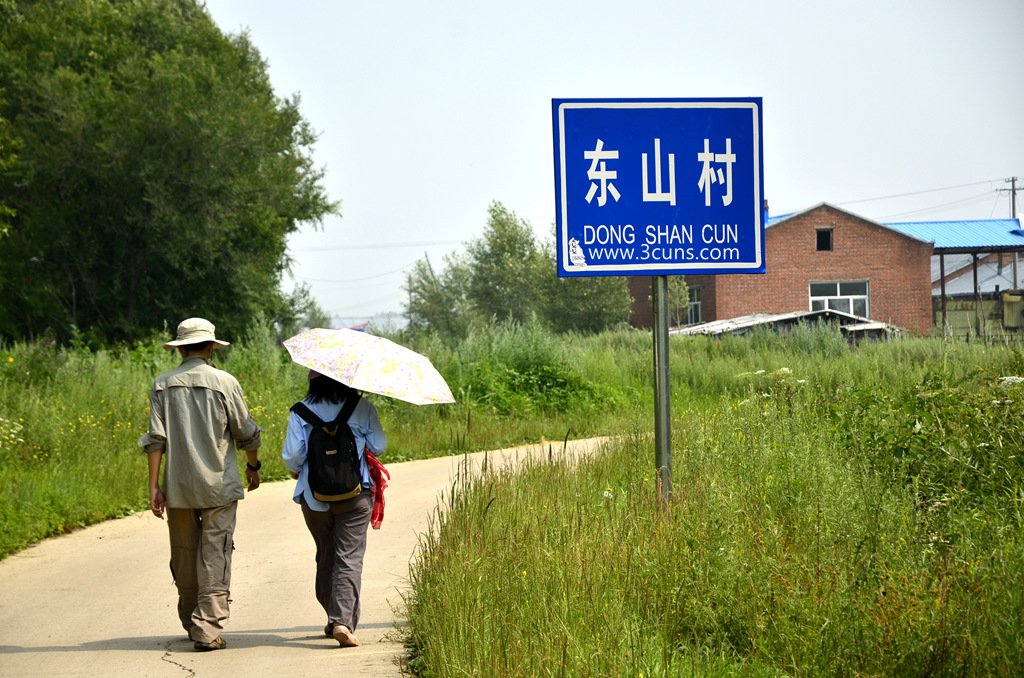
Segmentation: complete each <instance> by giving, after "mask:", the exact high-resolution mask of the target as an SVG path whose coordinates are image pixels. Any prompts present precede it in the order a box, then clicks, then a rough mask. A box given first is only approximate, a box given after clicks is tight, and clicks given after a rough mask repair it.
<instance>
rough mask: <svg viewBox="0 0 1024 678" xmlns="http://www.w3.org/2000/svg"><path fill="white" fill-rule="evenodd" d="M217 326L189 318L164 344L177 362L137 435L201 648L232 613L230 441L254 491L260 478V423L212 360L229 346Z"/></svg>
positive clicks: (235, 486) (181, 599) (208, 646)
mask: <svg viewBox="0 0 1024 678" xmlns="http://www.w3.org/2000/svg"><path fill="white" fill-rule="evenodd" d="M214 330H215V328H214V326H213V324H212V323H211V322H209V321H207V320H204V319H202V318H189V319H188V320H183V321H182V322H181V324H180V325H178V334H177V337H176V338H175V340H174V341H169V342H167V343H166V344H164V348H165V349H167V350H168V351H172V350H174V349H177V350H178V352H179V353H181V357H182V361H181V365H180V366H179V367H177V368H175V369H173V370H171V371H170V372H167V373H165V374H162V375H160V376H159V377H157V378H156V381H155V382H154V383H153V388H152V390H151V391H150V394H149V407H150V413H149V431H148V432H147V433H146V434H145V435H143V436H142V437H141V438H139V446H140V447H142V448H143V450H144V451H145V452H146V453H147V454H148V455H149V506H150V509H152V511H153V515H155V516H156V517H157V518H160V519H163V517H164V514H165V513H166V515H167V526H168V528H169V531H170V537H171V574H172V575H173V577H174V584H175V586H177V588H178V618H179V619H180V620H181V624H182V626H183V627H184V628H185V631H187V632H188V636H189V638H190V639H191V640H192V641H194V645H193V646H194V647H195V649H196V650H201V651H202V650H220V649H222V648H224V647H225V646H226V644H225V642H224V640H223V639H222V638H221V637H220V634H221V631H222V630H223V628H224V626H223V625H224V622H225V621H226V620H227V619H228V616H229V611H228V589H229V588H230V587H231V551H232V550H233V549H234V542H233V540H232V536H233V534H234V531H235V512H236V508H237V506H238V500H239V499H242V498H244V496H245V493H244V491H243V490H242V483H241V480H240V479H239V476H238V465H237V462H236V461H235V450H234V446H235V445H237V447H238V448H239V449H242V450H244V451H245V453H246V457H247V462H246V469H245V479H246V481H247V482H248V484H249V491H250V492H251V491H252V490H255V489H256V488H257V487H259V485H260V475H259V470H260V467H261V466H262V464H261V462H260V461H259V459H258V457H257V453H258V451H259V447H260V444H261V441H260V433H261V432H262V431H263V429H262V428H260V427H259V426H257V425H256V422H255V421H253V418H252V416H251V415H250V413H249V407H248V405H246V402H245V399H244V397H243V395H242V388H241V386H239V384H238V381H237V380H236V379H235V378H234V377H233V376H231V375H230V374H228V373H227V372H224V371H223V370H219V369H217V368H216V367H214V366H213V363H211V362H210V358H211V356H212V354H213V350H214V349H215V348H221V347H224V346H227V345H228V342H226V341H220V340H218V339H217V338H216V336H215V334H214ZM232 442H233V443H234V445H232ZM165 454H166V456H167V463H166V464H165V465H164V478H163V485H162V487H163V489H162V490H161V485H160V464H161V460H162V459H163V457H164V455H165Z"/></svg>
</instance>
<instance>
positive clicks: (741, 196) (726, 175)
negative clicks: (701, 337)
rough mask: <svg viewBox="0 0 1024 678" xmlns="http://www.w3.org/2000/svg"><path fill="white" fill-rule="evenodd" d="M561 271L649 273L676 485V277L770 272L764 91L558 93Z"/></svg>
mask: <svg viewBox="0 0 1024 678" xmlns="http://www.w3.org/2000/svg"><path fill="white" fill-rule="evenodd" d="M551 114H552V124H553V129H554V152H555V200H556V203H557V204H556V208H557V211H556V233H557V243H556V246H557V249H558V252H557V258H558V275H560V276H599V275H620V276H634V275H635V276H653V289H652V290H651V291H652V300H653V303H654V309H653V310H654V373H655V412H654V425H655V447H656V450H655V463H656V465H657V469H658V478H659V486H660V488H661V492H662V495H663V496H664V497H665V498H666V499H667V498H669V496H670V495H671V491H672V456H671V445H672V440H671V438H672V426H671V407H670V397H669V390H670V389H669V365H668V322H669V318H668V280H667V278H666V276H669V275H685V274H688V273H690V274H698V273H699V274H720V273H764V271H765V262H764V211H763V205H764V186H763V182H762V173H763V161H762V131H761V99H760V98H756V97H752V98H719V99H553V100H552V102H551Z"/></svg>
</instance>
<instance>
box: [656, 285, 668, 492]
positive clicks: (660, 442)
mask: <svg viewBox="0 0 1024 678" xmlns="http://www.w3.org/2000/svg"><path fill="white" fill-rule="evenodd" d="M651 302H652V304H653V305H654V466H655V468H656V469H657V470H658V487H659V490H660V491H661V496H662V498H663V499H664V500H665V501H666V502H667V501H668V500H669V499H671V498H672V407H671V405H672V403H671V388H670V387H669V381H668V377H669V369H668V278H667V277H665V276H663V275H656V276H654V278H653V280H652V284H651Z"/></svg>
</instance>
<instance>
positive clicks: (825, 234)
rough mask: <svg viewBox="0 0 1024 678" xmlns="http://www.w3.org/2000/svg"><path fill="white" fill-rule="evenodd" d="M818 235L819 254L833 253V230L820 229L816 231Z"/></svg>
mask: <svg viewBox="0 0 1024 678" xmlns="http://www.w3.org/2000/svg"><path fill="white" fill-rule="evenodd" d="M815 233H816V235H817V241H818V242H817V244H818V251H819V252H831V251H832V229H831V228H819V229H817V230H816V231H815Z"/></svg>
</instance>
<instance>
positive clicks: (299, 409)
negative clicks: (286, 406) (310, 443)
mask: <svg viewBox="0 0 1024 678" xmlns="http://www.w3.org/2000/svg"><path fill="white" fill-rule="evenodd" d="M291 411H292V412H294V413H295V414H297V415H299V417H301V418H302V419H304V420H305V421H306V423H307V424H309V425H311V426H314V427H315V426H323V425H324V420H323V419H321V418H320V417H318V416H316V415H315V414H314V413H313V410H311V409H309V408H308V407H306V403H304V402H302V401H301V400H300V401H299V402H297V403H295V404H294V405H292V406H291Z"/></svg>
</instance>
